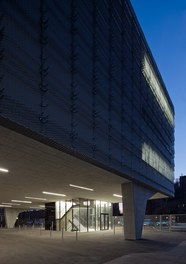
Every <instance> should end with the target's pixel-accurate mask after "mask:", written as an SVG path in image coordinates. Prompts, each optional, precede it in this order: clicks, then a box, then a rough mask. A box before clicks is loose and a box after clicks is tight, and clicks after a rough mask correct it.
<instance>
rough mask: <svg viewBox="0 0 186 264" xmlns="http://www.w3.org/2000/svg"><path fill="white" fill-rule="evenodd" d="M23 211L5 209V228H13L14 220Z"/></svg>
mask: <svg viewBox="0 0 186 264" xmlns="http://www.w3.org/2000/svg"><path fill="white" fill-rule="evenodd" d="M22 211H23V210H20V209H17V208H5V223H6V227H7V228H13V227H14V225H15V222H16V219H17V217H18V215H19V213H21V212H22Z"/></svg>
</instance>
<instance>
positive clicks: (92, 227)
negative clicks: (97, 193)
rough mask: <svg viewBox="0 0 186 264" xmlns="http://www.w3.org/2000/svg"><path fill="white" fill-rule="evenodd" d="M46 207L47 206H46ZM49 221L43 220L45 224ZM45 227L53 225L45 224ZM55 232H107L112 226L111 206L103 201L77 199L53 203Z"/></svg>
mask: <svg viewBox="0 0 186 264" xmlns="http://www.w3.org/2000/svg"><path fill="white" fill-rule="evenodd" d="M46 207H47V204H46ZM48 220H49V219H45V222H47V221H48ZM47 223H48V224H47V226H52V225H54V223H50V220H49V221H48V222H47ZM55 225H56V230H62V228H64V230H65V231H76V230H77V231H80V232H89V231H96V230H109V229H110V228H111V226H112V205H111V203H108V202H104V201H95V200H88V199H83V198H77V199H72V200H66V201H58V202H56V203H55Z"/></svg>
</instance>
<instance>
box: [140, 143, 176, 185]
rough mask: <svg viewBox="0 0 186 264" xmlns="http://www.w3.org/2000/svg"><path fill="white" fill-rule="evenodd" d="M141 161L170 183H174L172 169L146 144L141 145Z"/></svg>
mask: <svg viewBox="0 0 186 264" xmlns="http://www.w3.org/2000/svg"><path fill="white" fill-rule="evenodd" d="M142 160H144V161H145V162H146V163H148V164H149V165H150V166H151V167H153V168H154V169H155V170H157V171H158V172H160V173H161V174H162V175H164V176H165V177H166V178H167V179H169V180H170V181H174V173H173V169H172V167H171V166H170V165H169V164H168V163H167V162H166V161H165V160H164V159H163V158H162V157H160V155H158V153H157V152H156V151H154V150H153V149H152V148H151V147H150V146H149V145H148V144H146V143H143V146H142Z"/></svg>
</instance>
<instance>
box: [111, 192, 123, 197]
mask: <svg viewBox="0 0 186 264" xmlns="http://www.w3.org/2000/svg"><path fill="white" fill-rule="evenodd" d="M113 196H115V197H119V198H122V197H123V196H122V195H120V194H115V193H114V194H113Z"/></svg>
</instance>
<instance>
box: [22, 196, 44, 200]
mask: <svg viewBox="0 0 186 264" xmlns="http://www.w3.org/2000/svg"><path fill="white" fill-rule="evenodd" d="M25 198H26V199H33V200H40V201H46V199H45V198H38V197H31V196H30V197H29V196H26V197H25Z"/></svg>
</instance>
